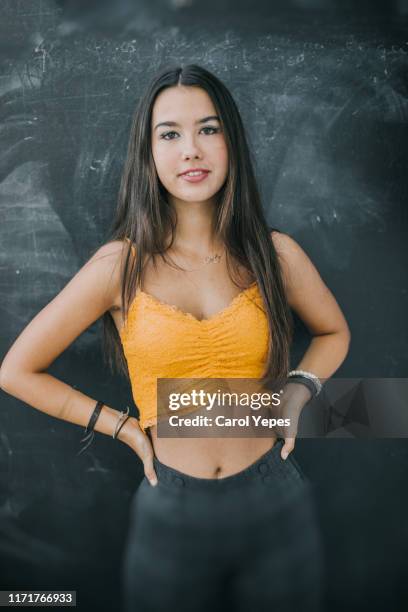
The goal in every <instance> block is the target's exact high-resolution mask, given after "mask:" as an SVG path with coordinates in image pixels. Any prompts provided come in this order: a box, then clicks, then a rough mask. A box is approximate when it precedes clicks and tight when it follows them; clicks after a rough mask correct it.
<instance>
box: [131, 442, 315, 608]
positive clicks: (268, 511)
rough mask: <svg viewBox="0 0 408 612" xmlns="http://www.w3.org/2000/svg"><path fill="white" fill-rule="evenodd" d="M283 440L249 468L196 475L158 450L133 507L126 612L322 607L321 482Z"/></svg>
mask: <svg viewBox="0 0 408 612" xmlns="http://www.w3.org/2000/svg"><path fill="white" fill-rule="evenodd" d="M282 445H283V440H281V439H279V440H278V441H277V442H275V444H274V446H273V447H272V449H270V450H269V451H267V452H266V453H264V454H263V455H262V456H261V457H260V458H259V459H258V460H257V461H255V462H254V463H252V464H251V465H249V466H248V467H247V468H245V469H244V470H242V471H240V472H238V473H237V474H233V475H231V476H226V477H224V478H220V479H217V478H214V479H213V478H196V477H193V476H190V475H188V474H185V473H183V472H180V471H178V470H175V469H173V468H171V467H169V466H167V465H165V464H163V463H161V462H160V461H159V460H158V459H157V458H156V457H154V467H155V470H156V474H157V477H158V481H159V483H158V485H157V486H156V487H152V486H151V485H150V484H149V482H148V480H147V479H146V477H144V478H143V480H142V483H141V484H140V486H139V487H138V489H137V491H136V493H135V495H134V497H133V499H132V504H131V508H130V526H129V532H128V538H127V543H126V547H125V554H124V557H123V566H122V593H123V605H124V607H123V610H124V612H164V611H166V612H176V611H177V612H209V611H210V610H211V612H214V611H219V612H221V611H222V612H229V611H231V612H232V611H234V612H266V611H268V612H281V611H282V612H306V611H307V612H319V611H321V610H322V596H323V566H324V559H323V546H322V541H321V536H320V530H319V525H318V521H317V516H316V508H315V504H314V495H313V485H312V484H311V483H310V481H309V480H308V479H307V478H306V477H305V475H304V474H303V472H302V471H301V469H300V468H299V465H298V464H297V462H296V460H295V459H294V457H292V454H290V455H289V457H288V459H286V460H283V459H282V458H281V456H280V452H281V448H282Z"/></svg>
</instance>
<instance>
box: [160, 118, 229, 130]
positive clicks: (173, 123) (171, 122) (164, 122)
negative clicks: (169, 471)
mask: <svg viewBox="0 0 408 612" xmlns="http://www.w3.org/2000/svg"><path fill="white" fill-rule="evenodd" d="M214 119H215V120H216V121H220V118H219V117H217V115H209V116H208V117H203V118H202V119H198V121H196V123H206V122H207V121H213V120H214ZM220 123H221V122H220ZM161 125H167V126H169V127H180V124H179V123H177V122H176V121H163V122H162V123H158V124H157V125H156V127H155V128H154V129H155V130H157V128H158V127H160V126H161Z"/></svg>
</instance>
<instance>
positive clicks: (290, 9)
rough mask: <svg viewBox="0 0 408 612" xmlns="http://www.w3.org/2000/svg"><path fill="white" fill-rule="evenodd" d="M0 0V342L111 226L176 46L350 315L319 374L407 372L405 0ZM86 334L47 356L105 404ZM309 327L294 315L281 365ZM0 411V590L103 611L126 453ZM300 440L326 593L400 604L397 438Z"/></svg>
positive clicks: (401, 468) (109, 595)
mask: <svg viewBox="0 0 408 612" xmlns="http://www.w3.org/2000/svg"><path fill="white" fill-rule="evenodd" d="M81 4H82V8H81V9H80V8H79V7H80V5H81ZM153 4H154V6H153ZM271 4H273V6H274V9H273V11H272V9H271ZM83 5H86V10H85V8H84V6H83ZM95 7H97V8H95ZM0 8H1V18H0V22H1V25H0V51H1V60H0V62H1V63H0V69H1V72H0V76H1V79H0V96H1V100H0V136H1V140H0V142H1V150H0V270H1V276H0V308H1V319H0V330H1V349H0V355H1V357H2V356H3V355H4V354H5V353H6V351H7V350H8V348H9V346H10V345H11V343H12V342H13V341H14V339H15V338H16V337H17V335H18V334H19V333H20V331H21V330H22V329H23V328H24V326H25V325H26V324H27V323H28V322H29V321H30V319H31V318H32V317H33V316H34V315H35V314H36V313H37V312H38V311H39V310H40V309H41V308H42V307H43V306H44V305H45V304H47V303H48V302H49V301H50V300H51V299H52V298H53V297H54V295H55V294H56V293H57V292H58V291H59V290H60V289H61V288H62V287H63V286H64V285H65V284H66V283H67V282H68V280H69V279H70V278H71V277H72V276H73V274H74V273H75V272H76V271H77V269H78V268H79V267H80V266H81V265H82V264H83V263H84V262H85V260H86V259H87V257H88V256H89V254H90V252H91V251H92V249H94V248H95V247H96V246H98V245H99V244H101V243H102V242H103V241H104V240H105V239H106V232H107V228H108V225H109V223H110V220H111V216H112V211H113V208H114V206H115V201H116V194H117V190H118V183H119V175H120V171H121V165H122V162H123V158H124V153H125V148H126V142H127V136H128V130H129V125H130V116H131V113H132V111H133V108H134V105H135V103H136V101H137V99H138V97H139V95H140V93H141V92H142V91H143V88H144V86H145V84H146V83H147V81H148V79H150V77H151V75H152V74H153V73H154V72H155V71H156V69H157V68H159V67H160V66H161V65H162V64H164V63H165V62H167V61H168V60H171V61H173V62H180V63H190V62H195V63H199V64H202V65H203V66H205V67H207V68H208V69H210V70H212V71H214V72H215V73H216V74H217V75H218V76H219V77H220V78H221V79H223V80H224V82H225V83H226V84H227V85H228V86H229V87H230V89H231V91H232V93H233V95H234V97H235V99H236V101H237V103H238V105H239V107H240V109H241V112H242V116H243V118H244V123H245V125H246V126H247V130H248V135H249V139H250V142H251V144H252V147H253V150H254V154H255V158H256V163H257V175H258V177H259V181H260V186H261V191H262V195H263V199H264V206H265V209H266V210H267V214H268V220H269V221H270V223H271V225H273V226H277V227H279V228H280V229H282V230H283V231H286V232H287V233H289V234H290V235H292V236H293V237H294V238H295V239H296V240H297V241H298V242H299V243H300V244H301V245H302V246H303V248H304V249H305V250H306V252H307V253H308V254H309V255H310V257H311V258H312V260H313V261H314V263H315V264H316V266H317V267H318V269H319V271H320V273H321V275H322V277H323V279H324V280H325V282H326V283H327V285H328V286H329V287H330V289H331V290H332V291H333V293H334V294H335V296H336V298H337V300H338V302H339V304H340V306H341V307H342V309H343V311H344V313H345V315H346V318H347V320H348V322H349V325H350V328H351V332H352V343H351V350H350V353H349V355H348V357H347V359H346V361H345V362H344V364H343V365H342V367H341V368H340V369H339V370H338V371H337V373H336V377H341V376H343V377H356V378H360V377H361V378H365V377H368V378H375V377H383V378H398V377H401V378H403V377H405V376H406V372H407V361H408V360H407V323H406V313H407V312H408V303H407V302H408V300H407V298H408V293H407V274H406V270H407V248H406V243H407V196H408V189H407V148H408V146H407V143H408V78H407V68H408V2H407V1H406V0H405V1H402V0H400V1H399V2H397V1H396V0H395V1H387V2H385V1H384V2H368V1H365V2H351V1H350V0H348V1H344V2H340V1H334V0H333V1H323V0H309V1H308V0H298V1H297V2H295V1H292V2H291V1H289V0H287V1H285V2H274V3H269V2H266V1H265V2H257V3H255V2H252V3H250V2H243V1H242V0H241V1H235V2H233V3H232V2H228V1H227V0H224V1H220V0H217V1H214V0H210V1H206V2H205V3H198V2H194V1H188V0H178V1H177V0H173V1H172V2H170V1H168V2H163V1H162V2H156V3H150V2H148V1H147V0H145V1H143V2H131V1H130V0H125V1H124V0H121V1H118V2H114V3H113V2H105V1H100V2H98V3H96V2H95V1H93V2H88V3H84V2H82V3H80V2H79V1H77V2H68V1H62V0H60V1H59V2H53V1H51V0H31V1H29V0H26V1H20V0H9V1H6V0H2V1H0ZM100 331H101V328H100V322H98V323H97V324H95V325H93V326H92V327H91V328H90V329H89V330H87V331H86V332H85V333H84V334H82V336H81V337H80V338H78V339H77V340H76V341H75V342H74V343H73V344H72V346H71V347H70V348H69V349H68V350H67V351H66V352H65V353H64V354H63V355H61V357H60V358H59V359H58V360H57V361H56V362H55V363H54V364H53V366H52V368H50V372H51V373H53V374H55V375H56V376H58V377H59V378H61V379H62V380H64V381H65V382H67V383H69V384H71V385H74V386H77V387H78V388H79V389H81V391H83V392H84V393H87V394H89V395H90V396H91V397H95V398H96V397H100V398H103V399H104V400H105V401H106V403H109V405H111V406H112V407H116V408H118V409H122V407H123V406H124V405H125V404H126V403H129V402H131V397H130V389H129V386H128V384H127V382H126V381H125V380H123V379H121V378H114V377H112V376H110V375H109V373H108V371H107V370H106V368H105V366H104V365H103V362H102V358H101V346H100ZM308 340H309V337H308V336H307V333H306V331H305V329H304V326H303V325H302V323H301V322H300V321H299V320H297V333H296V340H295V344H294V347H293V365H294V364H295V363H296V361H297V359H298V358H299V356H300V355H301V354H302V351H303V350H304V349H305V348H306V346H307V342H308ZM131 405H132V406H133V410H135V407H134V404H131ZM385 408H386V406H385ZM0 427H1V430H0V470H1V472H0V589H30V588H36V589H39V588H42V589H53V588H56V589H76V590H77V594H78V602H79V603H78V608H79V609H80V610H87V611H88V610H113V609H117V607H118V604H117V603H115V602H117V601H118V599H119V597H120V585H119V571H120V560H121V553H122V549H123V545H124V542H125V538H126V526H127V512H128V505H129V499H130V496H131V495H132V494H133V492H134V490H135V489H136V487H137V485H138V483H139V481H140V478H141V476H142V466H141V463H140V461H139V459H138V458H137V456H135V454H134V453H132V452H131V451H130V450H129V449H128V448H127V447H125V446H124V445H122V444H120V443H118V442H116V441H113V440H111V439H110V438H108V437H107V436H97V437H96V439H95V442H94V444H93V446H92V447H91V449H90V450H89V451H88V452H87V453H85V454H83V455H81V456H80V457H77V456H76V452H77V450H78V448H79V446H78V445H79V439H80V437H81V435H82V430H81V429H80V428H78V427H76V426H73V425H71V424H69V423H65V422H62V421H57V420H56V419H52V418H51V417H49V416H47V415H45V414H42V413H41V412H39V411H36V410H33V409H30V407H29V406H27V405H25V404H23V403H22V402H19V401H17V400H15V399H13V398H12V397H10V396H8V395H7V394H5V393H4V392H2V393H1V412H0ZM350 437H351V438H352V436H350ZM295 456H296V457H297V459H298V460H299V461H300V463H301V464H302V465H303V466H304V470H305V472H306V473H307V474H308V475H309V477H310V478H311V479H312V480H313V481H314V482H315V483H316V488H317V493H318V502H319V503H318V507H319V511H320V515H321V521H322V526H323V531H324V536H325V542H326V548H327V558H328V567H327V571H328V581H327V594H326V599H327V610H330V612H334V611H339V612H340V611H343V610H346V609H347V610H348V611H349V612H351V611H354V610H356V611H357V610H359V611H363V610H370V612H374V611H375V610H383V609H385V608H384V606H385V605H386V606H387V609H388V610H393V612H395V611H397V610H401V611H402V610H406V609H407V606H408V587H407V580H406V574H407V563H406V547H407V544H408V521H407V515H408V492H407V487H406V482H407V478H406V476H407V467H408V447H407V442H406V440H404V439H394V440H371V441H370V440H357V439H354V440H353V439H348V440H346V439H337V440H335V439H330V440H329V439H326V440H305V439H300V440H298V442H297V445H296V451H295ZM102 589H103V591H102Z"/></svg>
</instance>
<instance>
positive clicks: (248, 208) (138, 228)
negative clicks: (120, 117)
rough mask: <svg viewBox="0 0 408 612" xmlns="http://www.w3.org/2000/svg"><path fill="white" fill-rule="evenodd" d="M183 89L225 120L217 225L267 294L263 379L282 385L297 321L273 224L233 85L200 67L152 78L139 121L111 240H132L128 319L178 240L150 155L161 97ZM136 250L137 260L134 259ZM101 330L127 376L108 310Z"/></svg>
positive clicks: (109, 353)
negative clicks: (225, 161)
mask: <svg viewBox="0 0 408 612" xmlns="http://www.w3.org/2000/svg"><path fill="white" fill-rule="evenodd" d="M177 85H184V86H192V87H200V88H202V89H204V90H205V91H206V92H207V94H208V95H209V97H210V98H211V100H212V102H213V104H214V107H215V109H216V111H217V115H218V116H219V117H220V121H221V127H222V129H223V133H224V136H225V139H226V143H227V147H228V153H229V168H228V175H227V179H226V181H225V183H224V185H223V187H222V188H221V189H220V191H219V192H218V194H217V199H218V205H217V207H216V213H215V215H216V218H215V219H214V227H215V229H216V232H217V235H218V236H219V237H220V238H221V240H222V241H223V243H224V245H225V247H226V252H227V254H228V256H230V257H232V258H233V260H235V261H236V262H238V263H239V264H241V265H242V266H243V267H244V268H246V269H247V270H248V272H249V273H250V274H251V276H253V278H254V280H256V282H257V283H258V286H259V289H260V292H261V295H262V297H263V301H264V306H265V312H266V315H267V318H268V324H269V331H270V339H269V350H268V357H267V363H266V368H265V371H264V373H263V378H262V380H263V381H264V382H266V381H271V380H272V381H283V380H285V378H286V376H287V373H288V369H289V350H290V344H291V341H292V335H293V318H292V313H291V310H290V308H289V305H288V302H287V299H286V294H285V290H284V283H283V278H282V275H281V269H280V264H279V261H278V255H277V252H276V250H275V248H274V245H273V242H272V238H271V229H272V228H269V227H268V225H267V222H266V219H265V216H264V211H263V209H262V205H261V199H260V194H259V191H258V186H257V183H256V179H255V174H254V170H253V164H252V160H251V153H250V150H249V147H248V144H247V139H246V136H245V130H244V126H243V124H242V120H241V116H240V113H239V110H238V108H237V106H236V103H235V101H234V99H233V97H232V95H231V93H230V92H229V91H228V89H227V87H226V86H225V85H224V84H223V83H222V82H221V81H220V80H219V79H218V78H217V77H216V76H214V75H213V74H212V73H211V72H209V71H208V70H206V69H205V68H202V67H201V66H198V65H197V64H189V65H187V66H184V67H181V66H177V67H174V66H170V67H166V68H164V69H162V70H161V71H160V72H159V73H158V74H157V75H155V76H154V78H153V79H152V80H151V81H150V83H149V85H148V86H147V89H146V91H145V93H144V95H143V96H142V97H141V99H140V100H139V103H138V105H137V108H136V110H135V113H134V116H133V120H132V125H131V130H130V137H129V144H128V150H127V158H126V162H125V166H124V170H123V174H122V180H121V185H120V191H119V198H118V205H117V209H116V214H115V217H114V220H113V224H112V229H111V232H110V240H109V241H111V240H122V241H123V240H124V239H127V240H126V242H125V246H124V259H123V267H122V272H121V279H122V285H121V298H122V315H123V319H124V320H126V317H127V313H128V310H129V306H130V303H131V301H132V299H133V297H134V295H135V292H136V289H137V288H138V287H139V286H140V283H141V279H142V276H143V269H144V264H143V262H145V261H147V259H148V258H153V260H154V257H155V256H156V255H160V256H161V257H163V258H165V251H166V248H168V246H169V245H168V243H167V242H166V236H168V235H170V236H171V243H172V242H173V240H174V235H175V229H176V225H177V218H176V213H175V210H174V208H173V207H171V205H170V204H169V203H168V200H167V197H166V191H165V189H164V187H163V186H162V184H161V183H160V181H159V179H158V176H157V173H156V168H155V164H154V160H153V156H152V151H151V117H152V110H153V106H154V102H155V99H156V97H157V96H158V94H159V93H160V92H161V91H163V90H164V89H165V88H167V87H174V86H177ZM277 231H279V230H277ZM126 245H127V246H126ZM166 245H167V246H166ZM132 246H133V247H134V249H135V252H136V253H137V257H133V256H132ZM170 246H171V244H170ZM146 258H147V259H146ZM227 259H228V258H227ZM103 330H104V356H105V358H107V362H108V363H109V365H110V367H111V369H112V370H113V369H114V367H116V368H117V369H118V370H119V371H121V372H123V373H125V375H128V371H127V364H126V359H125V356H124V353H123V348H122V345H121V341H120V337H119V334H118V331H117V329H116V326H115V324H114V322H113V319H112V316H111V315H110V313H109V312H106V313H105V314H104V315H103Z"/></svg>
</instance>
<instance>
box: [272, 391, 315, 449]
mask: <svg viewBox="0 0 408 612" xmlns="http://www.w3.org/2000/svg"><path fill="white" fill-rule="evenodd" d="M311 397H312V393H311V391H310V390H309V389H308V388H307V387H306V386H305V385H303V384H301V383H298V382H288V383H286V385H285V386H284V388H283V392H282V393H281V400H280V406H279V408H278V409H277V412H279V418H281V419H290V425H289V426H288V427H276V431H277V433H278V435H279V437H280V438H283V439H284V440H285V443H284V445H283V446H282V450H281V457H282V459H287V457H288V456H289V453H291V452H292V451H293V449H294V448H295V439H296V434H297V431H298V422H299V417H300V414H301V412H302V410H303V407H304V406H305V404H307V402H308V401H309V400H310V399H311Z"/></svg>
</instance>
